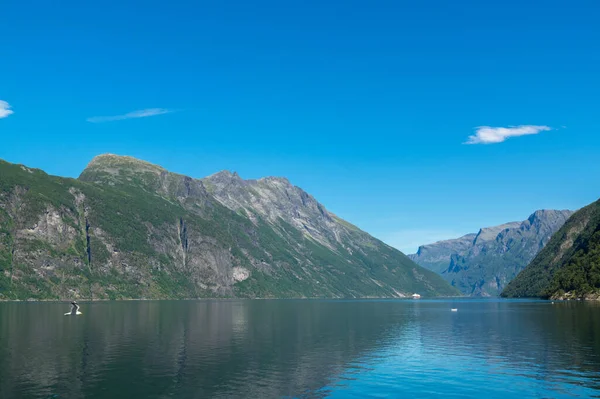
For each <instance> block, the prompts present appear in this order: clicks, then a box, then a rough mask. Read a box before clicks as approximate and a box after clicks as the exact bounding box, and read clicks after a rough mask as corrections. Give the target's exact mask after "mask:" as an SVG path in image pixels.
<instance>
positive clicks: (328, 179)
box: [0, 0, 600, 252]
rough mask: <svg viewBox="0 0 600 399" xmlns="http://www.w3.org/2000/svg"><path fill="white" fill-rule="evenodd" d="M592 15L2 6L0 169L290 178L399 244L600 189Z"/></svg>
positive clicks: (565, 7)
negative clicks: (134, 168) (145, 169)
mask: <svg viewBox="0 0 600 399" xmlns="http://www.w3.org/2000/svg"><path fill="white" fill-rule="evenodd" d="M122 3H127V4H122ZM598 18H600V3H599V2H597V1H592V0H590V1H576V0H575V1H571V2H564V1H553V0H546V1H513V0H508V1H452V2H450V1H442V0H438V1H433V0H424V1H418V2H414V1H369V2H366V1H361V2H359V1H284V2H281V1H268V2H267V1H256V2H247V1H244V2H242V1H240V2H233V1H223V2H203V1H198V2H192V1H187V2H183V1H170V2H166V1H164V2H152V1H144V2H133V1H127V2H117V1H104V2H81V1H79V2H63V3H61V5H60V7H59V6H56V5H55V4H53V3H52V2H46V1H45V2H42V1H35V0H34V1H33V2H27V3H25V2H19V1H14V0H9V1H5V2H3V5H2V8H1V12H0V37H2V42H1V44H0V101H3V102H0V138H1V142H0V158H3V159H6V160H8V161H11V162H18V163H24V164H27V165H29V166H33V167H38V168H42V169H44V170H46V171H47V172H49V173H52V174H58V175H63V176H77V175H78V174H79V172H80V171H81V170H82V169H83V168H84V167H85V165H86V164H87V162H89V160H90V159H91V158H92V157H93V156H94V155H97V154H100V153H105V152H111V153H117V154H123V155H132V156H136V157H139V158H142V159H145V160H148V161H151V162H154V163H158V164H160V165H163V166H164V167H166V168H168V169H170V170H173V171H176V172H180V173H184V174H188V175H191V176H195V177H202V176H206V175H209V174H211V173H214V172H216V171H219V170H223V169H229V170H235V171H237V172H238V173H239V174H240V175H241V176H242V177H245V178H257V177H261V176H267V175H279V176H286V177H288V178H289V179H290V180H291V181H292V183H294V184H296V185H298V186H300V187H302V188H304V189H305V190H307V191H308V192H310V193H311V194H313V195H314V196H315V197H316V198H317V199H318V200H320V201H321V202H322V203H324V204H325V206H326V207H327V208H328V209H330V210H331V211H333V212H334V213H337V214H338V215H340V216H342V217H344V218H345V219H347V220H349V221H351V222H353V223H355V224H356V225H358V226H359V227H361V228H363V229H365V230H366V231H368V232H370V233H371V234H373V235H375V236H377V237H378V238H381V239H383V240H384V241H386V242H388V243H390V244H392V245H394V246H396V247H398V248H400V249H402V250H404V251H406V252H411V251H414V250H416V247H417V245H418V244H422V243H427V242H431V241H435V240H438V239H442V238H450V237H454V236H457V235H460V234H465V233H468V232H473V231H477V229H478V228H479V227H481V226H488V225H494V224H500V223H503V222H507V221H512V220H522V219H525V218H526V217H527V216H528V215H529V214H530V213H531V212H532V211H534V210H536V209H541V208H560V209H564V208H570V209H575V208H578V207H581V206H583V205H585V204H587V203H589V202H591V201H593V200H595V199H597V198H598V197H600V162H599V160H600V156H599V154H600V136H599V135H598V132H599V129H598V128H599V126H600V113H599V110H600V95H599V93H600V74H599V73H598V71H600V25H599V24H598V23H597V21H598ZM481 126H489V127H490V128H489V129H485V128H483V129H481V130H479V135H477V128H478V127H481ZM511 126H512V127H515V126H516V127H517V128H511ZM518 126H521V127H518ZM492 128H508V130H498V129H492ZM535 133H537V134H535ZM517 134H520V136H516V135H517ZM507 135H513V136H512V137H509V138H507V139H505V140H504V141H502V140H503V139H504V138H505V137H506V136H507ZM471 136H474V137H472V138H470V137H471ZM469 142H471V143H472V144H465V143H469ZM485 142H492V143H491V144H485Z"/></svg>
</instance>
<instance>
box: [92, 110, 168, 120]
mask: <svg viewBox="0 0 600 399" xmlns="http://www.w3.org/2000/svg"><path fill="white" fill-rule="evenodd" d="M171 112H175V111H174V110H171V109H166V108H148V109H141V110H139V111H133V112H128V113H126V114H124V115H115V116H93V117H91V118H87V119H86V120H87V121H88V122H91V123H102V122H114V121H122V120H125V119H135V118H147V117H149V116H156V115H164V114H169V113H171Z"/></svg>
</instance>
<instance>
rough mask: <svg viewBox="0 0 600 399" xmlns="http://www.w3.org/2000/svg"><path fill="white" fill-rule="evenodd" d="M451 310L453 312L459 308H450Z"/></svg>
mask: <svg viewBox="0 0 600 399" xmlns="http://www.w3.org/2000/svg"><path fill="white" fill-rule="evenodd" d="M450 311H451V312H458V309H456V308H452V309H450Z"/></svg>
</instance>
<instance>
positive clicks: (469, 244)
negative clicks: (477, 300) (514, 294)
mask: <svg viewBox="0 0 600 399" xmlns="http://www.w3.org/2000/svg"><path fill="white" fill-rule="evenodd" d="M572 213H573V212H571V211H567V210H563V211H556V210H539V211H536V212H534V213H533V214H532V215H531V216H529V218H527V220H525V221H523V222H511V223H506V224H502V225H499V226H494V227H486V228H482V229H480V230H479V232H478V233H477V234H468V235H466V236H464V237H461V238H458V239H455V240H447V241H440V242H437V243H434V244H429V245H424V246H422V247H420V248H419V250H418V252H417V253H416V254H413V255H409V257H410V258H411V259H412V260H414V261H415V262H417V263H418V264H420V265H421V266H423V267H426V268H428V269H430V270H433V271H435V272H437V273H439V274H441V275H442V276H443V277H444V278H445V279H446V280H447V281H448V282H450V283H451V284H452V285H453V286H455V287H457V288H458V289H460V291H461V292H462V293H464V294H466V295H473V296H495V295H499V294H500V292H501V291H502V289H503V288H504V287H505V286H506V284H508V282H510V281H511V280H512V279H513V278H514V277H515V276H516V275H517V274H518V273H519V272H520V271H521V270H523V269H524V268H525V266H527V264H528V263H529V262H530V261H531V260H532V259H533V258H534V256H535V255H536V254H537V253H538V252H539V251H540V250H541V249H542V248H543V247H544V246H545V245H546V244H547V243H548V241H549V240H550V238H551V237H552V234H554V233H555V232H556V231H557V230H558V229H559V228H560V227H561V226H562V225H563V224H564V223H565V221H566V220H567V219H568V218H569V217H570V216H571V214H572Z"/></svg>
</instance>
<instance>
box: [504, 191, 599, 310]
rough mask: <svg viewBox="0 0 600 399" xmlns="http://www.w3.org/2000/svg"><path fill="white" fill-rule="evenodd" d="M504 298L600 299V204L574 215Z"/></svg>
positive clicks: (512, 283)
mask: <svg viewBox="0 0 600 399" xmlns="http://www.w3.org/2000/svg"><path fill="white" fill-rule="evenodd" d="M502 296H504V297H508V298H514V297H542V298H554V299H574V298H584V299H600V200H598V201H596V202H594V203H592V204H590V205H588V206H586V207H585V208H582V209H580V210H579V211H577V212H576V213H575V214H573V216H571V217H570V218H569V220H568V221H567V222H566V223H565V224H564V226H562V228H561V229H560V230H558V232H556V234H554V236H552V239H551V240H550V242H549V243H548V244H547V245H546V246H545V248H544V249H543V250H542V251H540V253H539V254H538V255H537V256H536V257H535V259H533V261H532V262H531V263H530V264H529V265H528V266H527V268H525V270H523V271H522V272H521V273H519V275H518V276H517V277H516V278H515V279H514V280H512V281H511V282H510V283H509V284H508V286H507V287H506V288H505V289H504V291H503V292H502Z"/></svg>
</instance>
